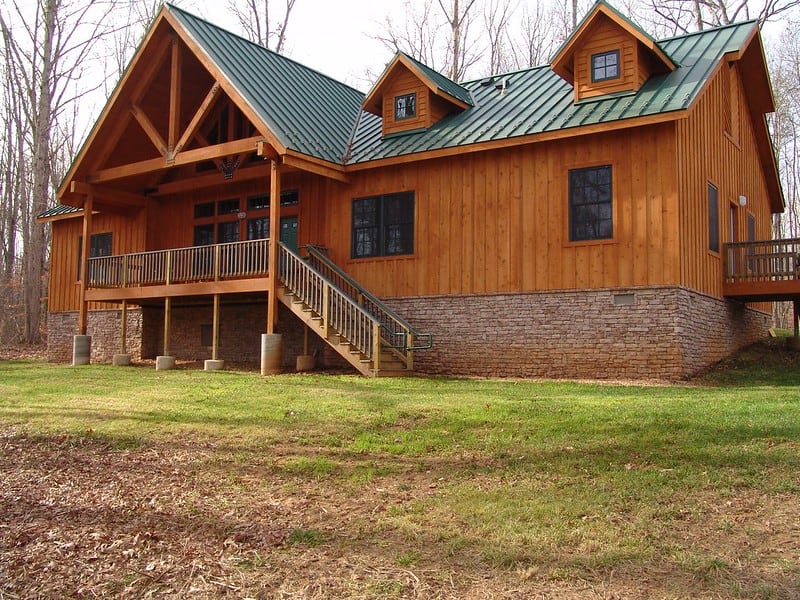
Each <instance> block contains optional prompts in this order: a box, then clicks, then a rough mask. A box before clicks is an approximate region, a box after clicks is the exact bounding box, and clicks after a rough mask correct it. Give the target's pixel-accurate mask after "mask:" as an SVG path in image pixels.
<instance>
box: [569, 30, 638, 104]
mask: <svg viewBox="0 0 800 600" xmlns="http://www.w3.org/2000/svg"><path fill="white" fill-rule="evenodd" d="M611 50H619V62H620V65H619V68H620V78H619V79H612V80H609V81H600V82H596V83H593V82H592V66H591V64H592V54H597V53H598V52H608V51H611ZM638 54H639V52H638V43H637V41H636V40H635V39H634V38H633V37H631V35H630V34H628V33H627V32H625V31H624V30H622V29H621V28H620V27H619V26H618V25H616V24H614V23H612V22H611V21H610V20H609V19H608V18H606V17H603V18H600V19H598V20H597V23H596V24H595V25H593V26H592V28H591V29H590V31H589V32H588V33H587V39H586V42H585V43H584V44H582V45H581V47H580V49H579V50H578V51H577V52H576V53H575V98H576V100H582V99H584V98H592V97H594V96H599V95H601V94H609V93H613V92H621V91H625V90H634V89H638V87H639V86H640V85H641V82H642V81H644V80H646V79H647V77H648V76H649V73H648V74H647V75H645V76H644V77H643V74H642V73H641V69H642V67H643V65H642V64H641V62H640V60H639V56H638Z"/></svg>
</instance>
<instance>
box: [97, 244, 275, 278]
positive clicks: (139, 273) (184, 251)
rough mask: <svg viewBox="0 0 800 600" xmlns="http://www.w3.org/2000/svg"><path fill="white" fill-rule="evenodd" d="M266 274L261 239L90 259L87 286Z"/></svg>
mask: <svg viewBox="0 0 800 600" xmlns="http://www.w3.org/2000/svg"><path fill="white" fill-rule="evenodd" d="M268 273H269V240H267V239H262V240H251V241H247V242H231V243H228V244H216V245H213V246H194V247H191V248H172V249H170V250H155V251H152V252H135V253H133V254H120V255H115V256H102V257H97V258H90V259H89V261H88V278H87V287H89V288H130V287H139V286H147V285H170V284H176V283H192V282H200V281H219V280H224V279H244V278H248V277H261V276H265V275H267V274H268Z"/></svg>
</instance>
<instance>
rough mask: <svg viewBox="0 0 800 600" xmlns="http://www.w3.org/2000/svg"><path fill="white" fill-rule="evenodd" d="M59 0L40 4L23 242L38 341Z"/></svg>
mask: <svg viewBox="0 0 800 600" xmlns="http://www.w3.org/2000/svg"><path fill="white" fill-rule="evenodd" d="M58 3H59V0H45V1H44V2H43V5H42V24H43V31H42V33H43V39H42V48H41V57H42V69H41V77H40V79H39V82H38V86H37V87H38V89H37V93H38V99H37V104H36V119H35V122H34V131H33V169H32V173H31V175H32V186H31V207H30V214H29V215H28V228H29V234H28V240H27V244H26V245H25V286H24V298H25V340H26V341H27V342H28V343H36V342H39V341H41V331H40V325H41V316H42V296H43V294H42V292H43V289H44V287H43V278H42V276H43V274H44V256H45V247H44V242H45V236H44V226H43V225H40V224H39V223H37V222H36V215H38V214H40V213H42V212H44V211H45V210H46V209H47V205H48V203H49V195H50V175H51V170H52V165H51V161H50V158H51V157H50V129H51V125H52V120H53V119H52V110H53V108H52V103H53V92H52V82H53V78H54V73H53V38H54V36H55V34H56V15H57V14H58V8H59V4H58Z"/></svg>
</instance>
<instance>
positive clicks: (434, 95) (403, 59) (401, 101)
mask: <svg viewBox="0 0 800 600" xmlns="http://www.w3.org/2000/svg"><path fill="white" fill-rule="evenodd" d="M472 105H473V104H472V98H471V96H470V93H469V91H468V90H466V89H465V88H463V87H461V86H460V85H458V84H457V83H455V82H453V81H451V80H449V79H448V78H447V77H445V76H444V75H442V74H441V73H437V72H436V71H434V70H433V69H430V68H429V67H427V66H425V65H424V64H422V63H421V62H419V61H417V60H414V59H413V58H411V57H410V56H408V55H407V54H403V53H402V52H399V53H398V54H397V55H396V56H395V57H394V58H393V59H392V61H391V62H390V63H389V65H388V66H387V67H386V70H384V72H383V74H382V75H381V76H380V78H379V79H378V81H377V83H376V84H375V85H374V86H373V88H372V91H370V93H369V94H368V95H367V97H366V98H365V99H364V103H363V105H362V108H363V109H364V110H366V111H367V112H371V113H373V114H375V115H378V116H379V117H381V119H382V122H383V135H384V137H386V136H389V135H395V134H401V133H410V132H415V131H423V130H425V129H428V128H429V127H431V126H432V125H433V124H435V123H436V122H438V121H439V120H440V119H442V118H443V117H445V116H446V115H448V114H450V113H453V112H460V111H462V110H466V109H467V108H469V107H471V106H472Z"/></svg>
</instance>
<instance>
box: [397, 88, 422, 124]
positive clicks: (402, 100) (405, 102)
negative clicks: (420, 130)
mask: <svg viewBox="0 0 800 600" xmlns="http://www.w3.org/2000/svg"><path fill="white" fill-rule="evenodd" d="M416 116H417V95H416V94H403V95H402V96H395V98H394V119H395V121H400V120H401V119H410V118H412V117H416Z"/></svg>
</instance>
